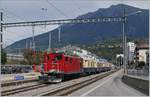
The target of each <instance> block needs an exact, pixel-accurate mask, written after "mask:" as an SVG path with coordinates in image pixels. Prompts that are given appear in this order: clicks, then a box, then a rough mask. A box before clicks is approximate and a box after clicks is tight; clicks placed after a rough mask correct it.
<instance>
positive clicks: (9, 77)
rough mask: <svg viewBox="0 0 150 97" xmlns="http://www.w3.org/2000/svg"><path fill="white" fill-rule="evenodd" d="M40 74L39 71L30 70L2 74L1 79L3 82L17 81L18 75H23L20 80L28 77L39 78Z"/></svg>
mask: <svg viewBox="0 0 150 97" xmlns="http://www.w3.org/2000/svg"><path fill="white" fill-rule="evenodd" d="M39 75H40V73H39V72H30V73H18V74H1V76H0V79H1V83H3V82H9V81H16V80H17V79H16V76H21V77H22V79H19V80H28V79H33V80H34V79H37V78H38V76H39Z"/></svg>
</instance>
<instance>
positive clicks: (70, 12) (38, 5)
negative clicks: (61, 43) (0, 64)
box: [0, 0, 150, 46]
mask: <svg viewBox="0 0 150 97" xmlns="http://www.w3.org/2000/svg"><path fill="white" fill-rule="evenodd" d="M119 3H124V4H128V5H131V6H135V7H139V8H143V9H149V8H150V2H149V0H0V9H3V11H4V22H19V21H33V20H52V19H66V18H75V17H77V16H79V15H82V14H85V13H87V12H93V11H96V10H98V9H99V8H107V7H110V6H111V5H116V4H119ZM42 9H44V10H42ZM56 27H58V25H51V26H46V29H45V27H43V26H41V27H36V29H35V35H38V34H41V33H44V32H46V31H50V30H52V29H55V28H56ZM3 33H4V46H6V45H9V44H11V43H13V42H15V41H18V40H21V39H24V38H27V37H30V36H32V30H31V27H19V28H8V29H5V30H4V32H3Z"/></svg>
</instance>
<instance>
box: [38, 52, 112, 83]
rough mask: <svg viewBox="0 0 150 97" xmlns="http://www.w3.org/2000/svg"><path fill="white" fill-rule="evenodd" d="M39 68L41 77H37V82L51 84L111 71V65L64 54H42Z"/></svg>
mask: <svg viewBox="0 0 150 97" xmlns="http://www.w3.org/2000/svg"><path fill="white" fill-rule="evenodd" d="M106 63H107V64H106ZM40 66H41V70H40V72H41V75H40V76H39V81H40V82H51V83H57V82H62V81H64V80H66V79H69V78H73V77H79V76H82V75H89V74H96V73H100V72H105V71H110V70H111V65H110V64H109V63H108V62H101V61H100V60H98V59H96V58H90V57H81V56H76V55H68V54H65V53H48V54H47V53H46V54H44V62H43V63H41V65H40Z"/></svg>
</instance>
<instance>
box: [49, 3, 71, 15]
mask: <svg viewBox="0 0 150 97" xmlns="http://www.w3.org/2000/svg"><path fill="white" fill-rule="evenodd" d="M46 2H47V3H48V4H49V5H50V6H52V7H53V8H55V9H56V10H57V11H58V12H59V13H60V14H61V15H63V16H65V17H66V18H69V17H68V16H67V15H66V14H64V13H63V12H62V11H61V10H60V9H58V8H57V7H56V6H55V5H54V4H52V3H51V2H49V0H46Z"/></svg>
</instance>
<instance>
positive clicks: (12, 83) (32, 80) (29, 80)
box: [1, 79, 38, 87]
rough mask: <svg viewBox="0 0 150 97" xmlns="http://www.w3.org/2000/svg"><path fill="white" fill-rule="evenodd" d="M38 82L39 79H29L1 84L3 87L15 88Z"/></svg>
mask: <svg viewBox="0 0 150 97" xmlns="http://www.w3.org/2000/svg"><path fill="white" fill-rule="evenodd" d="M36 81H38V79H27V80H21V81H8V82H1V87H8V86H15V85H20V84H24V83H30V82H36Z"/></svg>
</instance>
